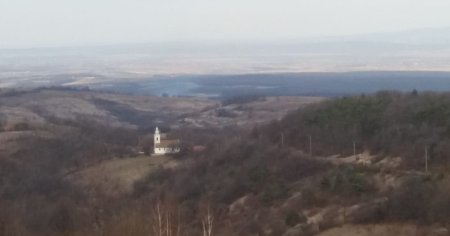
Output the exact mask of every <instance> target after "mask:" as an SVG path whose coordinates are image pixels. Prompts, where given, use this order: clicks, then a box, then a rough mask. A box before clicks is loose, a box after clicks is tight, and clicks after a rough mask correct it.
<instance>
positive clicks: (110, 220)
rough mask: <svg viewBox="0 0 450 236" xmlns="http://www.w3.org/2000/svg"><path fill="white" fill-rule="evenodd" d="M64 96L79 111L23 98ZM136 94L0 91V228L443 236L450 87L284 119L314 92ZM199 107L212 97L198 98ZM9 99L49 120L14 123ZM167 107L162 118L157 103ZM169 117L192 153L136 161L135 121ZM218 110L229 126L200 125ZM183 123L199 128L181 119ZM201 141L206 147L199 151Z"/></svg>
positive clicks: (141, 129) (13, 231) (140, 131)
mask: <svg viewBox="0 0 450 236" xmlns="http://www.w3.org/2000/svg"><path fill="white" fill-rule="evenodd" d="M66 93H67V94H66ZM60 94H65V95H64V96H66V99H69V100H70V99H72V97H75V100H74V101H79V100H78V99H82V100H84V102H80V103H79V104H78V105H77V106H75V111H73V114H75V115H73V117H72V116H71V117H66V115H61V116H56V115H52V113H51V111H58V112H63V111H65V110H67V109H70V107H65V106H64V105H63V104H60V105H59V104H57V103H55V102H51V103H43V104H53V106H54V107H53V108H47V107H42V108H39V109H38V108H37V107H36V106H34V105H33V106H31V107H32V108H33V109H32V108H31V107H30V106H29V105H27V104H29V103H28V102H27V101H28V100H27V99H25V98H30V97H32V98H34V100H35V102H34V103H33V104H39V103H38V102H36V101H37V100H38V99H39V97H40V96H44V97H45V99H44V101H48V99H49V97H52V96H54V97H53V99H50V100H55V101H56V100H58V99H57V97H58V96H59V95H60ZM15 96H17V97H18V101H21V102H17V101H15V100H14V97H15ZM24 97H25V98H24ZM140 99H141V98H140V97H130V96H126V95H116V94H104V93H100V94H98V95H95V93H93V92H87V91H83V92H77V91H54V90H50V91H48V90H42V91H40V90H39V91H33V92H31V93H29V92H26V93H20V94H12V95H11V94H10V95H7V96H6V95H4V96H3V97H1V100H0V105H1V107H2V110H1V114H2V124H3V127H9V128H8V129H5V128H4V129H3V131H2V132H0V139H1V140H3V141H4V142H3V143H1V144H0V147H1V148H0V235H11V236H15V235H20V236H35V235H36V236H37V235H73V236H75V235H88V236H91V235H92V236H97V235H99V236H100V235H105V236H106V235H108V236H115V235H117V236H119V235H121V236H122V235H136V236H140V235H142V236H144V235H145V236H148V235H152V236H169V235H173V236H178V235H180V236H183V235H185V236H190V235H204V236H206V235H207V236H212V235H215V236H228V235H242V236H247V235H267V236H269V235H273V236H278V235H284V236H294V235H368V236H370V235H389V233H391V234H392V232H397V233H395V234H396V235H399V236H401V235H411V234H415V235H445V234H448V229H449V224H448V222H450V214H449V212H450V210H449V209H450V191H449V190H448V185H449V183H450V178H449V177H448V174H447V173H448V172H447V168H446V167H447V164H448V161H447V155H446V152H445V150H446V146H447V142H446V141H445V140H448V137H447V136H448V132H447V127H448V126H449V124H450V123H449V119H448V115H447V114H449V113H448V109H447V108H448V107H450V105H449V104H450V102H449V101H450V100H449V95H448V94H431V93H430V94H417V93H412V94H401V93H380V94H377V95H373V96H361V97H349V98H341V99H335V100H327V101H324V102H322V103H319V104H316V105H312V106H307V107H304V108H303V109H300V110H298V111H295V112H291V113H289V115H287V116H286V117H285V118H283V119H281V120H277V118H278V115H280V114H283V113H286V112H288V110H290V109H291V108H290V107H291V106H292V107H294V106H296V105H297V107H301V106H304V105H305V104H304V103H303V102H300V101H304V102H305V103H309V102H315V101H317V98H312V99H311V100H308V99H306V100H305V98H260V97H257V98H246V99H242V98H240V99H237V100H232V101H224V102H223V103H222V104H221V105H219V104H218V103H217V102H212V101H206V102H205V103H203V102H201V99H200V101H199V100H197V99H186V101H185V102H181V101H180V102H177V101H179V100H177V99H181V98H170V99H171V100H170V101H169V102H168V104H166V105H164V104H163V103H159V104H158V105H155V107H156V108H152V105H151V104H148V107H147V108H145V106H147V103H151V100H152V99H155V101H156V100H158V99H163V98H142V99H144V100H143V101H141V100H140ZM145 99H148V100H145ZM297 99H299V100H297ZM61 101H67V100H64V99H62V100H61ZM278 102H279V103H278ZM85 103H88V104H91V105H88V106H87V107H90V108H89V109H87V110H83V109H81V108H80V107H81V106H84V105H83V104H85ZM171 103H174V104H175V105H173V107H171V109H169V108H168V107H170V106H171V105H170V104H171ZM199 103H200V104H204V105H205V106H204V107H201V106H200V107H190V106H191V105H192V104H197V105H198V104H199ZM13 104H15V105H14V106H17V107H19V108H21V109H24V110H27V112H29V114H34V115H33V116H35V117H36V116H37V117H40V119H36V121H39V120H40V121H39V122H36V123H33V122H30V120H23V121H21V122H19V123H16V124H14V125H9V124H10V121H11V118H8V117H11V116H8V114H7V112H5V111H9V109H10V108H11V107H12V106H13ZM24 104H25V105H24ZM92 104H94V105H92ZM133 104H137V105H133ZM280 104H285V105H283V106H282V105H280ZM197 105H195V106H197ZM22 106H23V107H24V108H22ZM42 106H44V105H42ZM57 106H59V107H58V108H55V107H57ZM161 106H162V107H161ZM92 107H95V110H92V109H91V108H92ZM130 107H131V108H132V109H131V108H130ZM164 107H165V108H167V113H166V112H162V113H158V112H157V111H158V110H159V109H165V108H164ZM176 107H178V108H179V110H177V109H176ZM3 108H6V109H5V110H3ZM244 108H245V109H244ZM276 108H278V110H277V109H276ZM43 109H45V110H43ZM152 109H154V110H152ZM172 109H173V110H172ZM219 109H225V112H223V111H218V110H219ZM246 109H251V110H253V111H254V112H255V111H256V112H257V114H259V115H262V114H265V115H267V117H269V118H270V119H275V121H273V122H272V123H270V124H261V125H259V126H257V127H255V128H251V129H241V128H239V127H238V126H235V125H234V126H231V125H230V124H231V123H228V122H229V121H230V120H231V121H233V122H236V123H238V124H244V123H245V122H243V123H239V122H238V121H239V120H240V119H242V120H244V117H245V116H247V118H246V119H250V120H252V119H251V118H249V117H248V113H245V112H246V111H247V110H246ZM97 110H98V111H97ZM81 111H83V112H81ZM213 111H214V112H213ZM124 112H125V113H124ZM222 112H223V113H222ZM229 112H231V113H232V114H235V116H234V115H233V116H230V113H229ZM239 112H243V113H239ZM258 112H260V113H258ZM264 112H268V113H264ZM63 113H64V114H69V113H67V112H63ZM80 114H82V115H80ZM175 114H176V115H175ZM218 114H221V115H219V116H218ZM236 114H237V115H236ZM171 115H173V116H175V118H174V117H173V116H172V118H171V119H170V120H169V121H168V123H167V124H165V125H164V124H163V125H164V126H163V129H166V130H167V129H169V128H172V131H173V133H174V134H176V135H179V136H180V137H181V138H182V139H183V140H185V141H184V142H183V143H184V145H185V148H184V151H183V153H180V154H179V155H175V156H173V157H145V156H141V157H137V156H136V151H138V150H140V149H141V148H143V147H144V146H145V145H143V143H145V144H150V141H146V140H148V139H149V137H148V136H147V137H146V136H145V135H147V134H148V131H149V130H148V128H149V127H147V126H146V125H143V124H142V123H139V122H143V121H144V120H147V118H149V117H152V118H151V119H150V121H149V125H154V124H160V123H158V122H159V121H158V120H161V119H164V117H166V116H168V117H170V116H171ZM100 117H101V118H100ZM127 117H131V118H128V119H125V118H127ZM211 117H216V118H214V119H217V120H213V121H210V122H211V123H209V125H212V124H214V123H215V122H221V121H220V120H221V119H222V118H223V119H224V120H223V122H224V124H225V125H223V127H221V126H218V127H212V126H209V125H208V126H207V125H205V124H206V123H202V122H204V121H206V120H209V119H211ZM187 118H190V119H192V120H193V121H195V122H198V123H195V124H194V123H190V124H191V126H189V125H186V123H185V126H182V127H179V126H180V125H181V124H183V123H182V122H180V121H183V120H185V119H187ZM41 119H42V120H41ZM103 119H105V120H103ZM197 119H198V120H197ZM202 119H203V120H204V121H201V120H202ZM109 122H110V123H109ZM152 122H154V123H152ZM247 122H248V121H247ZM252 122H259V120H257V119H253V120H252ZM249 123H250V122H249ZM249 123H246V124H249ZM7 124H8V125H7ZM198 124H203V125H198ZM253 124H255V123H253ZM177 126H178V127H179V128H177V129H175V128H174V127H177ZM394 131H395V132H394ZM308 136H312V137H313V141H314V142H313V145H314V146H313V149H312V155H310V154H309V153H310V150H309V146H308V139H307V137H308ZM282 137H283V138H282ZM143 140H144V141H143ZM355 140H356V141H357V144H358V145H356V149H355V151H356V153H357V154H358V155H353V153H352V151H353V145H351V144H352V143H353V141H355ZM197 144H202V145H204V146H205V147H206V149H205V150H204V151H203V152H193V151H191V150H192V149H191V148H190V147H192V146H193V145H197ZM349 144H350V145H349ZM388 144H389V145H388ZM410 144H414V145H415V146H421V148H420V149H415V148H414V147H411V146H410ZM425 144H426V145H428V147H429V154H430V163H429V172H427V173H425V172H424V168H423V152H422V151H423V149H422V147H423V145H425ZM349 146H350V147H349ZM147 148H148V147H147Z"/></svg>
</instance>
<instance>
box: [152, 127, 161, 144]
mask: <svg viewBox="0 0 450 236" xmlns="http://www.w3.org/2000/svg"><path fill="white" fill-rule="evenodd" d="M153 138H154V143H155V145H156V144H158V143H161V135H160V134H159V129H158V127H156V129H155V134H154V135H153Z"/></svg>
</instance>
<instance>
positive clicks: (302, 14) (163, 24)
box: [0, 0, 450, 48]
mask: <svg viewBox="0 0 450 236" xmlns="http://www.w3.org/2000/svg"><path fill="white" fill-rule="evenodd" d="M449 12H450V0H39V1H37V0H0V48H25V47H43V46H45V47H47V46H85V45H102V44H122V43H146V42H203V41H218V42H241V41H246V42H252V41H277V40H292V39H303V38H312V37H323V36H339V35H352V34H366V33H373V32H395V31H402V30H409V29H422V28H438V27H449V26H450V14H449Z"/></svg>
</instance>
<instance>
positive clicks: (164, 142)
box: [153, 127, 180, 155]
mask: <svg viewBox="0 0 450 236" xmlns="http://www.w3.org/2000/svg"><path fill="white" fill-rule="evenodd" d="M153 139H154V140H153V142H154V149H153V153H154V154H156V155H164V154H174V153H179V152H180V140H179V139H170V138H168V136H167V134H164V133H160V132H159V129H158V127H156V129H155V134H154V135H153Z"/></svg>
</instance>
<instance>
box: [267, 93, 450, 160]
mask: <svg viewBox="0 0 450 236" xmlns="http://www.w3.org/2000/svg"><path fill="white" fill-rule="evenodd" d="M265 130H266V134H267V135H269V136H270V137H272V139H271V140H272V141H273V142H276V141H277V139H279V136H280V134H281V133H283V134H284V136H285V139H286V143H287V144H288V145H289V146H291V147H295V148H298V149H302V150H309V142H308V139H309V136H311V138H312V143H313V148H312V151H313V154H314V155H321V156H327V155H334V154H341V155H350V154H353V142H355V144H356V149H357V152H362V151H364V150H369V151H370V152H372V153H374V154H379V155H390V156H401V157H404V161H405V162H407V163H408V164H413V167H417V168H419V167H420V166H423V164H424V155H425V148H427V149H428V154H429V157H430V163H431V164H432V165H433V166H434V167H436V168H438V167H442V168H443V167H448V164H450V163H448V162H447V160H448V159H449V158H448V155H449V154H448V153H450V94H448V93H422V94H418V93H417V92H416V91H413V92H411V93H399V92H380V93H377V94H376V95H373V96H359V97H344V98H340V99H335V100H329V101H327V102H324V103H320V104H317V105H312V106H309V107H307V108H306V109H301V110H299V111H297V112H293V113H291V114H289V115H288V116H286V117H285V118H284V119H283V120H282V121H281V122H277V123H273V124H272V125H271V126H269V127H267V128H266V129H265Z"/></svg>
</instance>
